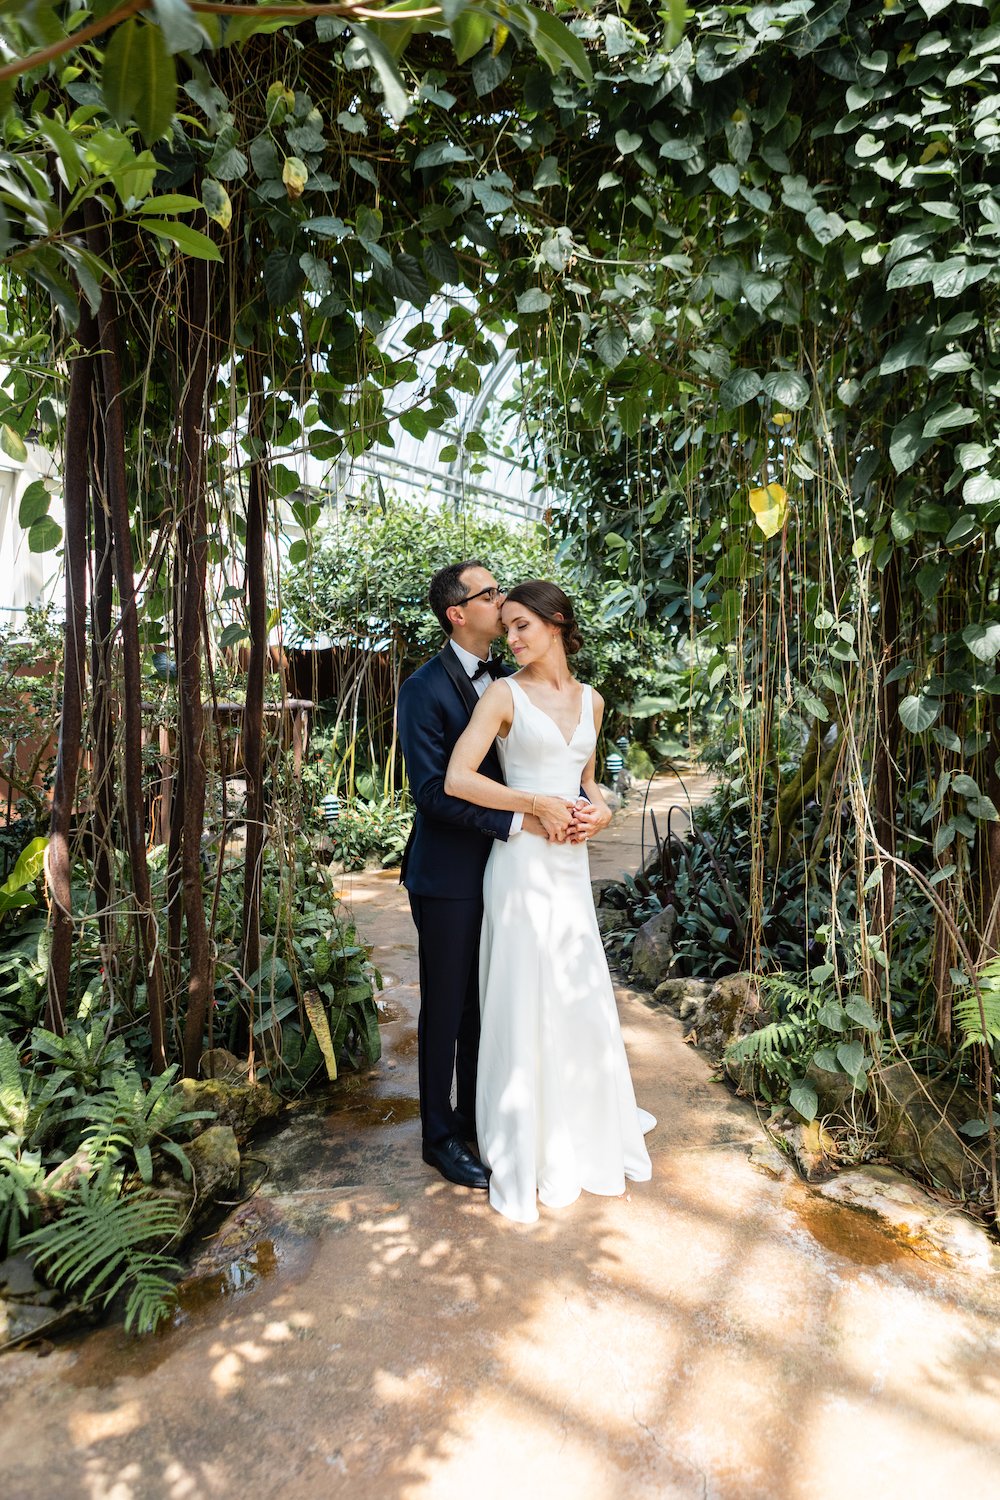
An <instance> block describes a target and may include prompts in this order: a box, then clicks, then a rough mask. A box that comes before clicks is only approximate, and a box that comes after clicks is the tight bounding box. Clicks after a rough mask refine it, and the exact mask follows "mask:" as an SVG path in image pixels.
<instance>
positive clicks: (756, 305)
mask: <svg viewBox="0 0 1000 1500" xmlns="http://www.w3.org/2000/svg"><path fill="white" fill-rule="evenodd" d="M743 295H744V297H745V298H746V299H747V301H748V302H749V304H750V306H751V307H752V308H753V310H754V312H755V313H763V312H764V311H765V310H766V309H767V308H768V307H770V305H771V303H772V302H774V301H775V299H776V298H778V297H780V296H781V282H780V281H778V280H777V279H776V278H775V277H774V276H764V275H762V274H761V273H760V272H758V271H751V272H749V273H748V274H747V275H746V276H744V278H743Z"/></svg>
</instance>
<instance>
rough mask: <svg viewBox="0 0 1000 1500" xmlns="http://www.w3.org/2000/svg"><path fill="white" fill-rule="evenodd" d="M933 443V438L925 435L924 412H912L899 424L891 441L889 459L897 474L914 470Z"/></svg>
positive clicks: (893, 431)
mask: <svg viewBox="0 0 1000 1500" xmlns="http://www.w3.org/2000/svg"><path fill="white" fill-rule="evenodd" d="M933 441H934V440H933V438H931V437H927V436H925V434H924V417H923V413H922V412H919V411H917V412H910V414H909V416H907V417H904V418H903V420H902V421H901V422H897V423H896V426H895V427H894V428H893V429H892V436H891V437H890V439H889V458H890V460H891V461H892V466H893V468H894V469H895V470H896V473H897V474H903V473H905V472H906V470H907V469H909V468H912V467H913V465H914V464H915V463H916V461H917V459H918V458H920V457H921V456H922V455H923V454H924V453H926V452H927V449H928V448H929V447H930V446H931V443H932V442H933Z"/></svg>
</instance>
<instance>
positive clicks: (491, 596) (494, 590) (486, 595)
mask: <svg viewBox="0 0 1000 1500" xmlns="http://www.w3.org/2000/svg"><path fill="white" fill-rule="evenodd" d="M506 593H507V590H506V589H502V588H501V587H500V585H499V584H491V586H490V587H489V588H488V589H480V590H479V592H478V594H466V596H465V598H464V599H459V601H458V602H459V604H471V603H472V601H473V599H485V600H486V602H487V604H495V603H496V602H497V600H498V599H503V598H504V597H505V596H506Z"/></svg>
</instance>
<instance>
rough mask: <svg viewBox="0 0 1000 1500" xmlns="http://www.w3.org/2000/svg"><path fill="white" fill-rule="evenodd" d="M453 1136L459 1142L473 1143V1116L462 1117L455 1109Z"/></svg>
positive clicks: (474, 1123)
mask: <svg viewBox="0 0 1000 1500" xmlns="http://www.w3.org/2000/svg"><path fill="white" fill-rule="evenodd" d="M453 1118H454V1121H455V1134H456V1135H457V1136H458V1138H459V1140H460V1141H474V1140H475V1139H476V1121H475V1117H474V1116H473V1115H463V1114H461V1113H460V1112H459V1111H458V1110H457V1109H456V1110H455V1112H454V1116H453Z"/></svg>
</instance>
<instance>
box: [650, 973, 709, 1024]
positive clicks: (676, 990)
mask: <svg viewBox="0 0 1000 1500" xmlns="http://www.w3.org/2000/svg"><path fill="white" fill-rule="evenodd" d="M711 988H712V986H711V983H710V982H709V981H708V980H707V979H665V980H664V981H663V983H662V984H658V985H657V986H656V989H655V990H654V991H653V999H654V1000H655V1001H656V1002H657V1004H658V1005H665V1006H666V1007H667V1009H668V1010H672V1011H674V1012H675V1014H676V1015H678V1016H679V1017H680V1019H681V1020H682V1021H689V1020H690V1019H691V1017H692V1016H693V1015H695V1014H696V1013H697V1012H698V1009H699V1008H700V1006H701V1005H703V1004H704V1002H705V1000H707V999H708V992H709V990H710V989H711Z"/></svg>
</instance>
